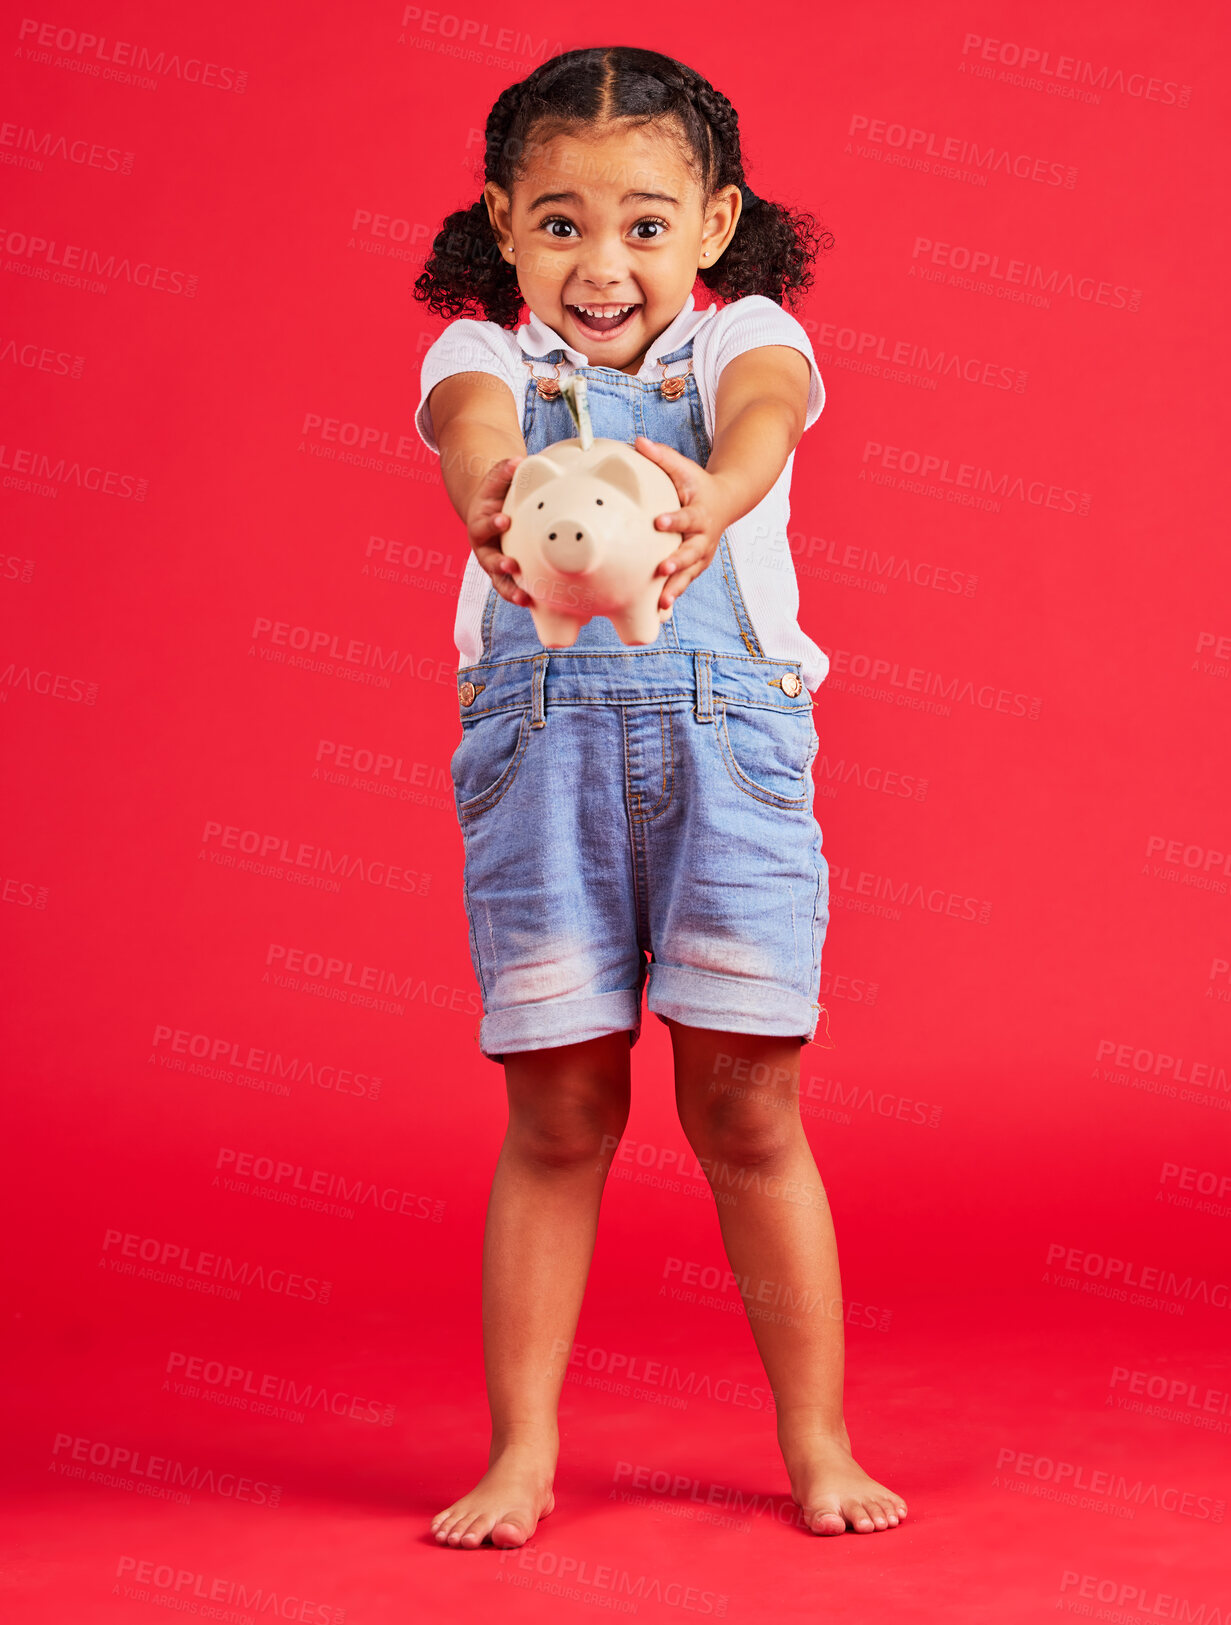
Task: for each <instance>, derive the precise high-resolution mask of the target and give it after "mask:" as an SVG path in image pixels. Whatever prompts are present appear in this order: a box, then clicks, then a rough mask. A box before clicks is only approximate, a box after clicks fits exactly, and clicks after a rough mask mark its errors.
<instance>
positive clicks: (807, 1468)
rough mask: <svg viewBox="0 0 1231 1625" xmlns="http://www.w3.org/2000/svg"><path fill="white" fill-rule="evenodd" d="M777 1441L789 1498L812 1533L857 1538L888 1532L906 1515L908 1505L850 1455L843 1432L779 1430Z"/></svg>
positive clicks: (848, 1441) (844, 1430)
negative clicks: (854, 1534)
mask: <svg viewBox="0 0 1231 1625" xmlns="http://www.w3.org/2000/svg"><path fill="white" fill-rule="evenodd" d="M778 1443H779V1445H780V1446H781V1448H782V1459H783V1460H784V1461H785V1463H786V1470H787V1473H788V1475H789V1476H790V1480H791V1494H792V1495H793V1496H794V1497H795V1499H796V1501H798V1503H799V1505H800V1507H801V1508H802V1509H803V1514H804V1520H805V1522H806V1523H807V1526H808V1528H809V1529H810V1530H811V1531H812V1533H813V1534H814V1535H843V1534H845V1533H846V1527H847V1525H848V1524H849V1525H850V1527H851V1528H852V1529H854V1530H855V1531H856V1532H857V1533H858V1534H861V1535H869V1534H874V1533H875V1532H876V1531H877V1530H878V1529H892V1528H894V1527H895V1526H896V1525H897V1524H898V1523H900V1522H901V1520H902V1519H903V1518H904V1517H905V1516H906V1502H905V1501H903V1499H902V1497H901V1496H900V1495H898V1494H897V1493H896V1491H894V1490H889V1489H886V1488H885V1486H884V1485H883V1484H878V1483H877V1482H876V1480H875V1479H874V1478H869V1477H868V1475H867V1473H865V1472H864V1470H863V1468H862V1467H861V1466H860V1465H859V1463H858V1462H857V1461H856V1460H855V1458H854V1457H853V1456H852V1455H851V1440H850V1435H849V1434H848V1433H847V1431H846V1429H845V1428H843V1429H842V1431H841V1432H840V1433H839V1434H837V1435H836V1436H835V1435H834V1434H832V1433H829V1434H825V1433H817V1432H815V1431H813V1430H808V1431H802V1430H801V1431H800V1432H798V1433H791V1432H790V1431H789V1430H788V1429H787V1428H782V1427H780V1428H779V1432H778Z"/></svg>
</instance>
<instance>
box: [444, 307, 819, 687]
mask: <svg viewBox="0 0 1231 1625" xmlns="http://www.w3.org/2000/svg"><path fill="white" fill-rule="evenodd" d="M694 334H695V342H694V344H693V351H692V358H693V368H692V370H693V373H694V375H695V377H696V380H697V390H698V393H699V395H700V397H701V403H702V407H703V410H704V415H705V428H706V432H707V434H708V435H709V438H710V441H711V443H712V442H713V439H714V405H715V401H716V399H717V394H718V379H719V377H720V375H721V373H722V369H723V368H724V367H725V366H726V364H727V362H728V361H731V360H733V359H734V358H735V357H736V356H737V355H742V354H743V352H744V351H745V350H753V349H756V348H757V347H758V346H759V345H764V344H789V345H790V346H791V347H792V349H796V350H801V351H802V352H803V354H804V355H805V356H806V357H807V359H808V366H809V370H810V373H811V378H810V382H809V388H808V407H807V413H806V416H805V418H804V427H805V429H808V428H811V426H812V425H813V424H814V423H815V422H816V420H817V418H818V417H820V415H821V409H822V407H823V406H824V404H825V385H824V383H823V382H822V379H821V374H820V369H819V368H818V366H817V364H816V357H815V356H814V355H813V353H812V344H811V341H810V340H809V338H808V335H807V333H806V332H805V331H804V328H803V326H802V325H801V324H800V323H799V322H798V321H797V320H796V319H795V317H794V316H792V315H791V314H790V312H789V311H785V310H783V308H782V306H781V305H778V304H775V303H774V301H773V300H772V299H768V298H766V297H765V295H764V294H759V293H754V294H748V295H747V296H746V297H745V298H743V299H735V300H733V301H732V302H731V303H730V304H727V305H723V306H722V307H719V306H717V305H708V306H707V307H706V308H705V309H704V310H698V309H697V308H696V300H695V298H694V297H693V295H692V294H691V293H690V294H689V296H688V303H687V304H686V305H685V306H684V308H683V309H682V310H681V311H680V313H679V315H678V316H676V318H675V319H674V321H672V322H671V323H670V325H669V326H668V327H667V328H665V329H664V331H663V332H662V333H660V334H659V336H658V337H657V338H656V339H655V340H654V343H653V344H652V345H651V346H650V348H649V350H648V351H647V352H646V357H645V360H644V361H643V362H642V365H641V368H640V370H639V371H638V373H637V377H638V378H639V379H643V380H648V381H651V382H653V383H658V382H659V381H660V380H661V379H662V378H664V377H666V376H668V375H669V374H670V373H672V372H679V371H680V370H681V367H680V366H679V365H678V364H674V363H668V365H667V366H666V367H664V366H662V365H661V364H660V363H659V361H658V359H657V358H658V357H659V356H660V355H670V354H671V352H672V351H673V350H678V349H680V348H681V346H682V345H684V344H686V343H687V342H688V340H689V338H691V337H693V335H694ZM551 350H563V351H564V352H565V360H563V361H562V362H561V363H560V369H559V373H558V376H559V377H561V378H567V377H568V374H569V372H570V371H571V370H572V368H573V367H588V366H589V365H590V362H589V360H588V359H587V357H586V356H584V355H583V354H582V352H581V351H580V350H576V349H574V348H573V347H572V346H571V345H569V344H566V343H565V342H564V340H563V339H562V338H561V337H560V335H559V334H558V333H556V332H554V331H553V330H552V329H551V328H550V327H548V326H547V325H546V323H545V322H542V321H540V320H539V318H538V317H537V316H535V315H534V314H533V312H531V314H530V319H529V320H528V321H527V322H523V323H522V325H521V326H520V327H517V328H515V329H513V330H510V329H508V328H504V327H500V326H498V325H497V323H495V322H478V321H473V320H471V319H469V318H467V317H462V318H459V319H458V320H456V321H452V322H450V323H449V325H448V327H446V328H445V330H444V332H443V333H441V335H440V337H439V338H438V339H437V340H436V342H435V343H434V344H433V345H432V346H431V348H430V349H429V350H428V351H427V353H426V354H425V355H424V357H423V367H422V371H421V374H420V381H421V386H422V387H421V393H420V398H419V405H418V408H417V409H416V412H415V427H416V429H418V431H419V434H420V437H421V438H422V440H423V442H424V444H425V445H426V446H427V447H428V449H429V450H431V451H434V452H435V453H436V454H437V456H439V455H440V447H439V446H438V445H437V444H436V438H435V435H434V434H433V432H432V419H431V413H430V411H429V410H428V402H427V398H428V395H429V394H430V393H431V391H432V390H433V389H434V388H435V386H436V385H437V384H438V383H439V382H440V380H441V379H442V378H448V377H450V376H451V375H452V374H453V373H455V372H490V373H493V374H494V375H495V376H496V377H498V378H503V379H504V380H505V382H506V383H507V384H508V386H509V388H510V389H511V390H512V392H513V399H514V401H515V402H516V406H517V415H518V421H519V422H520V420H521V415H522V407H523V404H524V402H525V391H526V385H527V383H528V382H529V379H530V369H529V368H528V367H527V366H526V364H525V362H526V359H531V360H533V359H535V358H538V357H541V356H544V355H546V354H547V353H548V352H549V351H551ZM534 370H535V372H536V373H541V374H542V375H543V376H544V377H547V378H551V377H554V376H557V374H556V373H555V370H554V367H553V365H552V364H551V363H550V362H546V363H544V364H543V365H542V366H541V367H536V368H535V369H534ZM794 460H795V453H794V451H792V452H791V454H790V456H789V457H788V458H787V460H786V465H785V467H784V468H783V470H782V473H781V474H780V475H779V476H778V478H777V480H776V481H775V483H774V484H773V485H772V486H771V487H770V489H769V490H768V491H767V492H766V493H765V495H764V496H763V497H762V498H761V500H760V502H758V503H757V505H756V507H755V508H751V509H749V511H748V512H747V513H746V514H745V515H744V516H743V518H741V519H737V520H736V521H735V522H734V524H732V525H729V526H728V527H727V531H726V536H727V541H728V544H729V546H730V548H731V554H732V557H733V558H734V560H735V568H736V570H737V572H738V574H739V584H740V588H741V590H742V592H743V596H744V603H745V605H746V606H747V609H748V614H749V616H750V617H751V620H752V625H753V629H754V630H755V632H756V635H757V637H758V639H759V640H760V644H761V648H762V649H763V650H764V652H765V654H766V656H767V657H768V658H770V659H772V660H798V661H799V662H800V674H801V676H802V677H803V680H804V683H805V685H806V687H807V688H808V690H809V692H813V691H815V690H816V689H817V688H818V687H819V686H820V684H821V683H822V682H823V681H824V679H825V677H826V675H827V673H828V671H829V657H828V656H827V655H826V654H825V652H824V650H822V649H820V648H818V646H817V645H816V644H815V643H814V642H813V641H812V639H811V638H810V637H808V636H807V634H806V633H805V632H804V631H803V628H802V627H801V626H800V625H799V623H798V621H797V619H796V617H797V615H798V613H799V584H798V582H797V581H796V578H795V565H794V561H793V560H792V558H791V552H790V548H789V546H788V543H787V525H788V522H789V520H790V514H791V506H790V486H791V468H792V466H793V464H794ZM490 587H491V578H490V576H488V574H487V572H486V571H485V570H484V569H483V568H482V567H481V566H480V564H479V561H478V559H476V558H475V556H474V554H473V553H471V555H470V557H469V558H468V559H467V561H466V569H465V572H464V574H463V576H462V586H461V591H460V593H459V595H458V603H457V617H456V621H455V623H454V629H453V636H454V641H455V643H456V645H457V651H458V667H459V669H460V668H461V667H463V666H471V665H474V664H475V663H476V662H477V661H478V660H480V659H481V658H482V654H483V637H482V622H483V606H484V604H485V602H486V600H487V594H488V590H489V588H490ZM685 591H687V588H685Z"/></svg>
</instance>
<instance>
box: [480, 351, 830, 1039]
mask: <svg viewBox="0 0 1231 1625" xmlns="http://www.w3.org/2000/svg"><path fill="white" fill-rule="evenodd" d="M564 355H565V352H564V351H563V350H553V351H550V352H549V353H548V354H547V355H546V356H543V357H536V358H534V363H533V365H534V369H535V376H536V377H540V378H549V377H551V369H549V368H548V367H547V366H545V365H544V363H549V362H553V361H559V360H562V359H563V358H564ZM691 356H692V340H691V339H690V340H689V342H688V343H687V344H685V345H683V346H682V347H681V348H680V349H678V350H675V351H673V352H671V353H670V354H669V355H664V356H661V357H660V358H659V359H660V361H661V362H662V363H663V364H664V368H665V370H666V373H667V375H668V376H669V377H676V378H682V381H683V384H684V388H683V391H682V393H680V394H679V395H678V397H677V398H675V399H670V398H668V396H667V395H665V394H664V393H663V392H662V390H661V389H660V387H659V384H658V383H657V382H655V381H651V380H641V379H637V378H633V377H631V376H630V375H629V374H627V373H623V372H620V371H618V370H617V369H615V368H612V367H584V368H581V369H579V370H580V371H581V372H582V373H583V374H584V376H585V379H586V384H587V397H588V401H589V406H590V416H591V422H592V425H593V429H594V434H595V436H596V437H598V436H606V437H608V438H610V439H613V440H623V441H626V442H628V443H630V444H631V443H632V441H633V440H634V439H635V437H636V436H637V435H638V434H644V435H647V436H648V437H649V438H650V439H651V440H657V441H662V442H664V443H666V444H668V445H671V446H674V447H675V448H676V450H677V451H680V452H682V453H683V454H684V455H685V456H686V457H690V458H692V459H693V461H695V462H697V463H699V464H700V465H701V466H702V467H704V466H705V465H706V463H707V462H708V460H709V454H710V442H709V437H708V434H707V432H706V428H705V420H704V414H703V409H702V403H701V398H700V395H699V393H698V389H697V383H696V379H695V377H694V376H693V374H692V368H691ZM678 387H679V386H678V384H676V385H669V386H668V390H669V391H670V390H671V389H678ZM522 428H523V433H524V436H525V441H526V450H527V452H528V453H531V454H533V453H535V452H539V451H542V450H543V448H544V447H545V446H547V445H550V444H551V443H552V442H554V441H557V440H567V439H570V438H572V437H573V436H574V434H575V432H576V431H575V429H574V427H573V422H572V418H571V417H570V415H569V411H568V407H567V405H566V404H565V402H564V400H563V398H558V399H554V400H552V399H546V398H544V397H543V396H541V395H540V394H539V392H538V390H537V388H536V385H535V381H534V377H531V376H530V375H529V368H528V369H527V379H526V387H525V400H524V406H523V415H522ZM677 545H678V537H677ZM667 579H668V578H667V577H663V578H662V580H663V582H664V583H665V582H666V581H667ZM457 681H458V709H459V716H460V720H461V724H462V738H461V742H460V743H459V745H458V746H457V749H456V750H455V752H454V754H453V758H452V761H451V764H450V766H451V772H452V777H453V785H454V792H455V799H456V804H457V813H458V821H459V823H460V825H461V830H462V836H463V841H464V845H465V865H464V888H465V902H466V912H467V917H468V919H469V922H470V951H471V959H472V962H473V965H474V970H475V975H476V976H477V978H478V981H479V987H480V991H481V994H482V1000H483V1009H484V1012H485V1013H484V1016H483V1019H482V1021H481V1022H480V1024H479V1046H480V1049H481V1051H482V1053H483V1054H484V1055H487V1056H489V1057H490V1058H492V1059H496V1060H498V1059H500V1058H501V1056H502V1055H503V1054H505V1053H508V1052H512V1051H517V1050H528V1049H541V1048H550V1047H553V1046H556V1045H561V1044H571V1043H578V1042H581V1041H582V1040H584V1039H589V1038H594V1037H597V1036H599V1035H600V1034H603V1033H609V1032H618V1031H625V1030H626V1031H628V1032H629V1034H630V1040H629V1041H630V1043H632V1044H635V1043H636V1042H637V1039H638V1037H639V1036H640V1031H641V1002H642V990H643V987H644V985H645V983H646V981H647V980H648V982H649V993H648V997H647V1003H648V1006H649V1008H650V1009H651V1010H652V1011H654V1012H655V1014H657V1015H658V1016H659V1017H660V1018H661V1017H664V1016H669V1017H671V1018H673V1019H674V1020H677V1021H680V1022H683V1023H685V1024H686V1025H689V1026H694V1027H707V1028H713V1029H717V1030H720V1031H729V1032H745V1033H767V1034H779V1035H787V1036H790V1035H795V1034H798V1035H799V1036H800V1037H801V1039H803V1041H805V1042H807V1041H810V1040H811V1039H812V1037H813V1035H814V1034H815V1031H816V1026H817V1021H818V1018H819V1012H820V1010H821V1009H822V1008H823V1007H822V1006H821V1005H820V1004H819V1003H818V1002H817V994H818V990H819V982H820V962H821V949H822V945H823V942H824V939H825V933H826V928H827V925H828V920H829V871H828V864H827V862H826V860H825V857H824V856H823V854H822V851H821V830H820V826H819V825H818V824H817V822H816V819H815V817H814V816H813V811H812V808H813V795H814V787H813V782H812V772H811V769H812V762H813V759H814V757H815V755H816V752H817V749H818V744H819V741H818V738H817V733H816V729H815V727H814V725H813V720H812V699H811V695H810V694H809V693H808V691H807V689H806V688H805V687H804V684H803V681H802V677H801V675H800V664H799V662H798V661H790V660H788V661H783V660H774V659H772V658H770V657H769V656H768V655H767V654H766V653H765V651H764V650H763V649H762V647H761V644H760V642H759V640H758V638H757V633H756V628H755V627H754V626H753V624H752V621H751V619H750V617H749V614H748V610H747V608H746V606H745V604H744V600H743V598H742V596H741V593H740V586H739V578H738V575H737V572H736V568H735V563H734V559H733V557H732V554H731V550H730V548H729V546H728V542H727V537H726V536H725V535H724V536H723V538H722V540H721V542H720V544H719V547H718V550H717V552H716V553H715V554H714V557H713V558H712V559H711V561H710V563H709V565H708V566H707V567H706V568H705V569H704V570H703V571H702V572H701V574H700V575H698V576H696V577H694V578H693V580H692V581H691V582H690V583H689V585H688V586H687V587H685V589H684V590H683V592H682V593H680V595H679V597H678V598H676V600H675V602H674V605H673V609H672V614H671V616H670V618H669V619H668V620H666V621H664V622H663V624H662V627H661V629H660V631H659V634H658V638H657V641H656V642H655V643H653V644H651V645H645V646H639V647H626V646H625V645H624V644H622V643H621V642H620V640H619V638H618V637H617V636H616V633H615V629H614V628H613V626H612V624H611V622H610V620H608V619H607V617H606V616H601V615H596V616H594V617H593V619H591V620H590V621H588V622H587V623H586V624H585V625H584V626H583V627H582V628H581V631H580V633H579V635H578V638H577V641H576V643H575V644H574V645H573V646H572V647H571V648H568V649H551V650H548V649H545V648H544V646H543V644H542V643H541V642H540V641H539V638H538V635H537V633H536V632H535V629H534V621H533V619H532V617H531V614H530V611H529V609H528V608H527V607H526V606H524V605H519V604H510V603H509V602H508V601H507V600H506V599H504V598H502V597H501V596H500V594H499V593H498V592H497V591H496V590H495V588H494V587H490V588H489V590H488V596H487V602H486V607H485V610H484V615H483V646H482V654H481V656H480V658H479V660H478V662H477V663H476V664H474V665H471V666H467V667H464V668H463V669H462V670H460V671H459V672H458V674H457ZM647 954H651V955H652V961H651V962H650V963H649V965H648V966H647V960H646V956H647Z"/></svg>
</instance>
